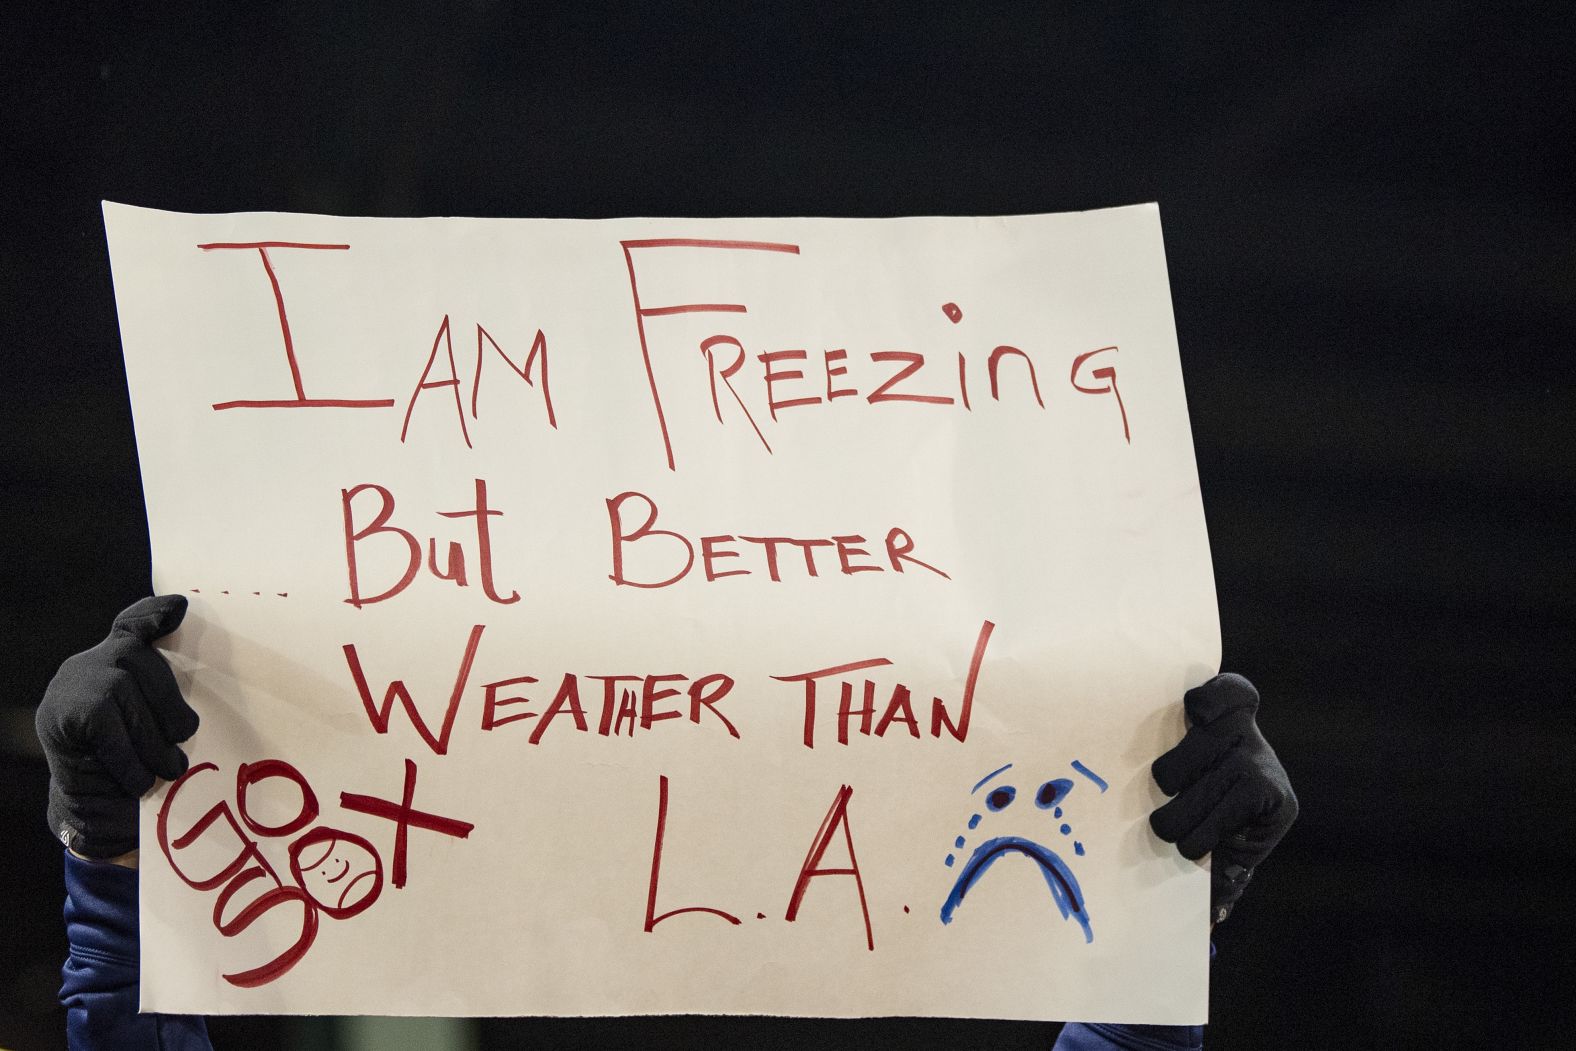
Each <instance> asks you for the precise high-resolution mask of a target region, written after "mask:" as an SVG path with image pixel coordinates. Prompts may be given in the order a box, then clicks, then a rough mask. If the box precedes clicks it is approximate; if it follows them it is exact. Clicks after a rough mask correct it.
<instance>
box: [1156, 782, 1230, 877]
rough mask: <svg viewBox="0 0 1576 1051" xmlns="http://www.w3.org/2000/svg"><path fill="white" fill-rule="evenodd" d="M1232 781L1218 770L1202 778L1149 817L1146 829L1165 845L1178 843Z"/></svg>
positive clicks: (1214, 803) (1209, 809)
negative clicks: (1149, 829)
mask: <svg viewBox="0 0 1576 1051" xmlns="http://www.w3.org/2000/svg"><path fill="white" fill-rule="evenodd" d="M1235 780H1236V778H1235V777H1234V776H1233V775H1230V774H1224V773H1221V772H1218V771H1217V772H1215V773H1213V774H1210V775H1209V776H1207V777H1204V778H1203V779H1202V780H1199V781H1197V782H1195V783H1194V784H1193V785H1192V786H1191V787H1189V788H1187V789H1185V790H1184V791H1182V792H1181V793H1179V794H1178V795H1177V797H1176V798H1175V799H1173V800H1171V801H1170V802H1169V803H1166V804H1165V805H1164V806H1161V807H1160V808H1159V809H1157V810H1156V811H1155V812H1154V813H1153V814H1150V815H1149V826H1150V827H1151V828H1153V829H1154V830H1155V835H1157V836H1159V837H1160V838H1161V839H1163V840H1165V841H1166V842H1167V843H1177V842H1179V841H1180V840H1181V839H1182V838H1183V837H1185V836H1186V835H1187V834H1188V833H1190V832H1192V831H1193V830H1194V829H1195V828H1197V827H1198V825H1199V823H1200V822H1201V821H1203V820H1204V819H1205V818H1206V817H1208V816H1209V812H1210V811H1211V810H1213V809H1215V807H1216V805H1217V804H1219V802H1220V800H1221V798H1222V797H1223V796H1224V795H1225V794H1226V792H1227V790H1229V789H1230V788H1231V786H1232V783H1233V782H1234V781H1235ZM1195 860H1196V859H1195Z"/></svg>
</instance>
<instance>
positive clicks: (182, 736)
mask: <svg viewBox="0 0 1576 1051" xmlns="http://www.w3.org/2000/svg"><path fill="white" fill-rule="evenodd" d="M177 597H179V596H177ZM183 601H184V600H183ZM117 663H118V664H119V666H120V667H121V668H123V669H124V670H125V671H127V672H129V673H130V675H131V677H132V680H133V681H134V682H135V684H136V688H137V691H138V693H139V695H140V700H141V701H142V703H143V704H144V705H146V707H147V710H148V711H149V712H151V713H152V715H153V718H154V720H155V721H156V722H157V724H158V730H159V733H160V734H161V735H162V736H163V738H164V739H165V740H166V741H184V740H186V739H187V738H189V737H191V735H192V734H194V733H196V732H197V724H198V721H199V720H198V718H197V712H196V711H195V710H193V708H192V706H191V705H189V704H187V703H186V698H184V697H182V696H181V688H180V686H179V684H177V683H176V681H175V673H174V672H173V671H171V670H170V664H169V662H168V661H166V660H165V659H164V655H163V654H161V653H160V652H159V651H158V650H156V649H154V648H153V647H152V646H146V645H142V646H135V647H132V648H129V649H128V650H127V651H126V652H125V653H124V654H122V655H121V657H120V659H119V661H118V662H117Z"/></svg>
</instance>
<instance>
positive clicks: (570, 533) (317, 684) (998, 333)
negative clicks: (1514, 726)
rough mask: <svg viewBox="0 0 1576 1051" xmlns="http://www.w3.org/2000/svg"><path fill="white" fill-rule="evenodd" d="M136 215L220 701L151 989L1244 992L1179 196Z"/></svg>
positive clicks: (208, 686) (129, 276)
mask: <svg viewBox="0 0 1576 1051" xmlns="http://www.w3.org/2000/svg"><path fill="white" fill-rule="evenodd" d="M105 221H106V225H107V228H108V234H109V243H110V251H111V258H112V262H113V269H114V279H115V294H116V300H117V303H118V306H119V314H120V323H121V332H122V338H123V342H124V347H125V355H126V370H127V375H128V378H129V383H130V389H131V396H132V405H133V410H134V413H135V419H136V429H137V441H138V449H139V453H140V456H141V464H142V471H143V482H144V487H145V491H146V496H147V507H148V520H149V529H150V534H151V539H152V549H153V573H154V586H155V588H156V589H157V590H158V591H159V592H178V593H181V594H183V595H186V596H187V597H188V598H189V599H190V611H189V613H188V616H187V619H186V621H185V624H184V625H183V626H182V628H181V629H180V631H179V632H177V633H176V634H174V635H172V636H171V637H170V638H169V640H167V642H166V643H165V645H166V647H167V650H168V653H169V655H170V659H171V661H172V664H173V665H174V666H175V668H176V670H177V674H178V676H179V678H180V680H181V682H182V685H183V687H184V689H185V690H186V692H187V695H188V697H189V699H190V700H191V702H192V704H193V705H194V706H195V707H196V709H197V710H198V711H199V712H200V713H201V716H202V720H203V723H202V728H201V730H200V731H199V732H198V734H197V736H196V737H195V738H194V739H193V740H192V741H191V742H190V744H189V752H190V755H191V758H192V768H191V771H190V772H189V773H188V774H187V775H186V776H185V777H184V778H183V779H181V780H180V781H178V782H176V783H175V784H174V785H173V786H160V788H159V789H157V790H156V791H155V792H154V793H152V794H151V795H150V797H149V798H148V799H147V801H146V803H145V805H144V807H143V812H142V843H143V851H142V946H143V949H142V951H143V969H142V975H143V984H142V1002H143V1007H144V1009H147V1010H158V1011H174V1012H208V1013H215V1012H245V1013H268V1012H300V1013H319V1012H323V1013H373V1014H414V1015H494V1014H561V1015H579V1014H642V1013H680V1012H683V1013H765V1014H782V1015H822V1016H849V1015H862V1016H868V1015H945V1016H961V1017H1005V1018H1024V1019H1087V1020H1120V1021H1136V1022H1169V1023H1182V1022H1198V1021H1202V1020H1203V1017H1204V1013H1205V1002H1206V978H1207V974H1206V968H1207V959H1206V957H1207V950H1206V946H1207V930H1208V878H1207V874H1206V872H1205V870H1204V869H1202V868H1201V867H1199V866H1197V865H1194V864H1192V863H1189V862H1186V861H1184V860H1183V859H1181V858H1180V857H1179V856H1178V855H1177V854H1176V852H1175V850H1173V849H1172V848H1170V847H1168V846H1166V845H1165V844H1163V843H1160V842H1159V841H1158V840H1156V839H1155V838H1154V836H1153V835H1152V834H1151V833H1150V831H1149V828H1148V824H1147V821H1146V817H1147V815H1148V813H1149V811H1150V810H1151V809H1152V808H1153V807H1154V806H1155V805H1156V804H1157V803H1158V802H1159V801H1160V797H1159V795H1158V792H1157V790H1156V789H1155V788H1154V786H1153V784H1152V783H1151V781H1150V779H1149V776H1148V765H1149V763H1150V762H1151V760H1152V759H1153V758H1154V757H1155V756H1157V755H1159V754H1160V753H1161V752H1162V751H1163V750H1164V749H1166V748H1167V747H1169V746H1170V745H1171V744H1173V743H1174V742H1175V741H1176V740H1177V739H1178V738H1179V737H1180V735H1181V732H1182V728H1183V727H1182V716H1181V711H1180V704H1179V701H1180V698H1181V696H1182V693H1183V691H1184V690H1185V689H1186V688H1187V687H1189V686H1192V685H1195V684H1197V683H1198V682H1200V681H1202V680H1203V679H1205V678H1206V677H1207V676H1208V675H1210V674H1211V673H1213V671H1214V670H1215V668H1216V666H1217V664H1218V659H1219V628H1218V622H1217V618H1216V613H1215V607H1214V587H1213V579H1212V576H1211V571H1210V563H1209V553H1208V545H1207V538H1206V535H1205V529H1204V519H1203V511H1202V506H1201V503H1200V499H1199V489H1198V479H1197V473H1196V470H1195V467H1194V463H1193V456H1192V444H1191V438H1190V434H1189V429H1188V420H1187V412H1186V405H1185V401H1184V395H1183V386H1182V376H1181V371H1180V367H1179V362H1178V355H1177V345H1176V335H1175V331H1174V326H1173V322H1172V315H1171V308H1170V300H1169V293H1168V288H1167V281H1166V271H1165V260H1164V253H1163V249H1162V242H1161V234H1160V222H1159V213H1158V210H1157V209H1156V208H1155V207H1154V206H1152V205H1146V206H1138V207H1130V208H1117V209H1111V210H1106V211H1097V212H1088V213H1080V214H1067V215H1031V216H1015V217H1007V218H999V217H990V218H912V219H887V220H842V219H727V220H723V219H703V220H694V219H619V220H599V221H571V220H545V219H535V220H495V219H488V220H474V219H354V218H333V217H325V216H311V215H288V214H240V215H180V214H172V213H167V212H158V211H151V210H145V209H140V208H131V207H126V206H121V205H114V204H106V206H105Z"/></svg>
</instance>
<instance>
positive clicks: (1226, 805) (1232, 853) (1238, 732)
mask: <svg viewBox="0 0 1576 1051" xmlns="http://www.w3.org/2000/svg"><path fill="white" fill-rule="evenodd" d="M1182 704H1183V707H1184V708H1185V709H1186V711H1187V717H1188V724H1189V728H1188V732H1187V735H1186V736H1184V737H1183V738H1182V741H1181V743H1180V744H1178V745H1177V746H1176V747H1175V748H1173V749H1171V751H1169V752H1167V753H1166V754H1165V755H1163V756H1161V757H1160V758H1159V759H1156V760H1155V763H1154V766H1153V767H1152V768H1151V770H1152V772H1153V774H1154V778H1155V784H1157V785H1159V786H1160V790H1161V791H1162V792H1164V793H1165V794H1166V795H1168V796H1174V797H1175V798H1173V799H1172V800H1171V801H1170V802H1169V803H1166V804H1164V805H1163V806H1161V807H1160V809H1158V810H1156V811H1155V812H1154V813H1153V814H1151V815H1150V816H1149V823H1150V825H1151V826H1153V827H1154V830H1155V835H1157V836H1159V837H1160V838H1161V839H1163V840H1165V841H1166V842H1167V843H1175V844H1176V845H1177V849H1178V850H1179V851H1181V852H1182V856H1183V857H1185V858H1189V859H1191V860H1194V861H1197V860H1198V859H1199V858H1201V857H1203V856H1204V855H1205V854H1208V853H1210V852H1211V851H1213V852H1214V855H1215V856H1214V859H1213V861H1212V863H1211V866H1210V888H1209V890H1210V894H1209V906H1210V910H1209V911H1210V920H1211V922H1212V923H1219V922H1220V921H1221V920H1224V919H1225V918H1226V917H1227V916H1228V915H1230V913H1231V908H1232V906H1233V905H1235V904H1236V902H1237V899H1238V898H1240V897H1241V896H1242V891H1243V889H1244V888H1245V887H1247V885H1248V880H1249V879H1251V878H1252V876H1253V870H1254V868H1256V867H1257V866H1258V864H1259V863H1260V862H1261V861H1263V860H1264V859H1265V858H1267V857H1269V855H1270V851H1272V850H1274V849H1275V844H1277V843H1279V842H1280V839H1281V837H1282V836H1284V835H1285V834H1286V830H1287V829H1289V828H1291V823H1292V822H1293V821H1295V820H1297V797H1296V795H1294V794H1293V793H1292V790H1291V781H1290V780H1288V779H1287V777H1286V771H1285V769H1284V768H1282V766H1281V764H1280V760H1279V759H1277V758H1275V752H1274V751H1273V750H1272V749H1271V748H1270V746H1269V743H1268V742H1266V741H1265V740H1264V736H1263V735H1262V734H1260V733H1259V728H1258V725H1257V724H1256V723H1255V722H1254V721H1253V714H1254V713H1255V712H1257V711H1258V710H1259V691H1258V690H1255V689H1254V688H1253V684H1252V683H1251V682H1249V681H1248V680H1247V679H1244V678H1243V677H1242V676H1240V675H1229V674H1228V675H1217V676H1215V677H1214V678H1213V679H1211V680H1209V681H1208V682H1206V683H1205V684H1204V685H1202V686H1196V687H1194V688H1193V689H1191V690H1189V691H1188V692H1187V695H1186V696H1185V697H1184V698H1183V699H1182Z"/></svg>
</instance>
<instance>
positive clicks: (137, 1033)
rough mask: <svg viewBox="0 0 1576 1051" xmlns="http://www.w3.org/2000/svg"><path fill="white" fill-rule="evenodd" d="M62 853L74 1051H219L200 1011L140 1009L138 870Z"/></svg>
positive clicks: (67, 1000) (64, 999) (66, 989)
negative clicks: (167, 1012) (162, 1012)
mask: <svg viewBox="0 0 1576 1051" xmlns="http://www.w3.org/2000/svg"><path fill="white" fill-rule="evenodd" d="M63 853H64V854H65V857H66V939H67V941H68V942H69V944H70V955H69V956H68V957H67V958H66V965H65V967H64V968H63V970H62V974H63V975H64V977H65V984H64V985H62V986H61V988H60V1002H61V1003H63V1004H65V1005H66V1039H67V1043H68V1044H69V1045H70V1047H71V1049H72V1051H111V1049H113V1051H213V1045H212V1044H211V1043H209V1042H208V1027H207V1026H206V1025H205V1024H204V1023H203V1020H202V1019H201V1018H200V1017H196V1016H192V1015H159V1014H138V1013H137V995H138V985H139V975H140V970H139V969H140V967H141V961H140V959H139V956H138V952H139V948H140V944H139V938H138V934H137V871H136V870H135V869H128V868H124V867H122V866H120V865H112V864H110V863H109V862H106V861H85V860H83V859H82V858H79V857H77V856H75V855H74V854H72V853H71V852H70V851H64V852H63Z"/></svg>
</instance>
